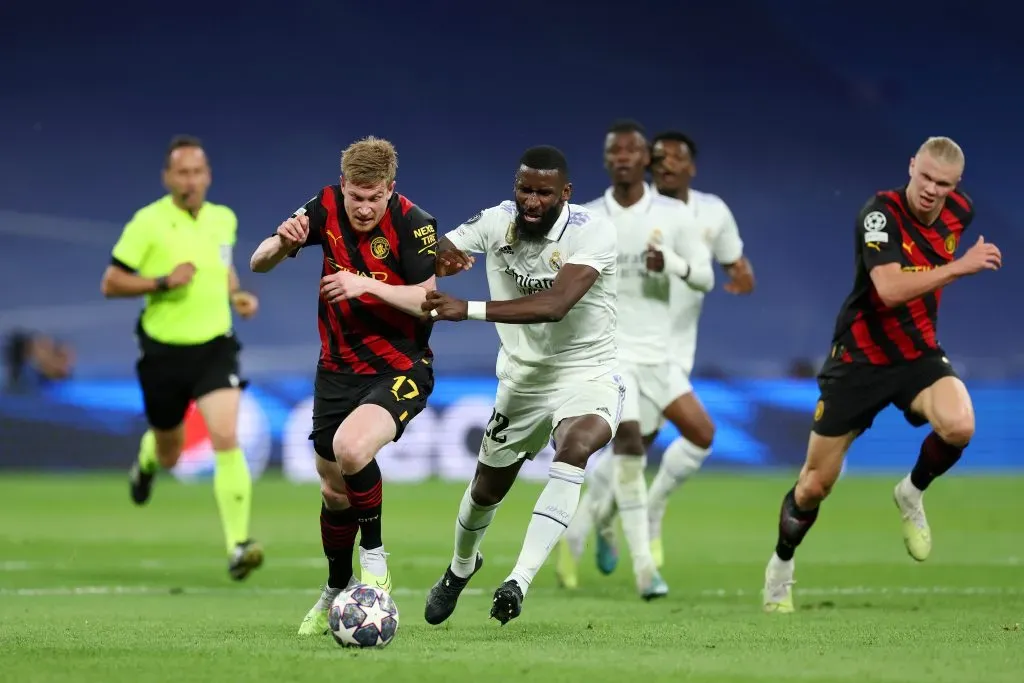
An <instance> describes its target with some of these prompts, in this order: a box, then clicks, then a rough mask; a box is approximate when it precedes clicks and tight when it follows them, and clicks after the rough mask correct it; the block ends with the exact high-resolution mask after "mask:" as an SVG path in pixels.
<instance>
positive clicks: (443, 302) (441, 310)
mask: <svg viewBox="0 0 1024 683" xmlns="http://www.w3.org/2000/svg"><path fill="white" fill-rule="evenodd" d="M422 308H423V310H424V311H427V312H429V313H430V317H431V319H433V320H451V321H453V322H458V321H460V320H465V319H466V316H467V315H468V312H469V304H468V303H467V302H465V301H463V300H462V299H456V298H455V297H453V296H448V295H447V294H444V293H442V292H438V291H436V290H434V291H430V292H427V299H426V301H424V302H423V305H422Z"/></svg>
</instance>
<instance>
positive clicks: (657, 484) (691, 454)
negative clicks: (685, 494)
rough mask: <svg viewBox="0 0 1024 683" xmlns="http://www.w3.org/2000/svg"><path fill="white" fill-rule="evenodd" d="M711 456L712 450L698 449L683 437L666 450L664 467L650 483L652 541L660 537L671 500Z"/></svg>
mask: <svg viewBox="0 0 1024 683" xmlns="http://www.w3.org/2000/svg"><path fill="white" fill-rule="evenodd" d="M710 454H711V449H710V448H701V447H700V446H695V445H693V444H692V443H690V442H689V441H687V440H686V439H684V438H683V437H679V438H678V439H676V440H675V441H673V442H672V443H671V444H669V446H668V448H666V449H665V453H664V455H662V456H661V467H659V468H658V474H657V476H655V477H654V481H653V482H652V483H651V495H650V498H649V499H648V503H647V511H648V515H649V519H650V533H651V538H659V537H660V536H661V520H662V519H664V517H665V508H666V507H668V497H669V496H670V495H671V494H672V492H673V491H675V490H676V489H677V488H679V487H680V486H682V484H683V482H684V481H686V480H687V479H689V478H690V477H691V476H693V474H694V473H695V472H696V471H697V470H699V469H700V466H701V465H703V464H704V461H705V460H706V459H707V457H708V455H710Z"/></svg>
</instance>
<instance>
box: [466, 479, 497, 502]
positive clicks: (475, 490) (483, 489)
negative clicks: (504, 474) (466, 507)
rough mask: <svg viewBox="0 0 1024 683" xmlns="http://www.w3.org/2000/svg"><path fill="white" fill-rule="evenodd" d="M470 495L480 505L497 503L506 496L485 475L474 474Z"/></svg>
mask: <svg viewBox="0 0 1024 683" xmlns="http://www.w3.org/2000/svg"><path fill="white" fill-rule="evenodd" d="M469 496H470V498H472V499H473V502H474V503H476V504H477V505H479V506H480V507H490V506H492V505H497V504H498V503H500V502H501V501H502V499H503V498H504V497H505V496H504V495H503V494H502V492H501V491H499V490H498V488H497V487H496V486H491V485H490V484H489V483H488V482H487V481H486V480H485V479H484V478H483V477H480V476H474V477H473V486H472V487H471V488H470V489H469Z"/></svg>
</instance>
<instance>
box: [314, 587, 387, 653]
mask: <svg viewBox="0 0 1024 683" xmlns="http://www.w3.org/2000/svg"><path fill="white" fill-rule="evenodd" d="M327 624H328V626H330V629H331V635H332V636H334V640H335V641H336V642H337V643H338V645H341V646H342V647H385V646H387V644H388V643H390V642H391V641H392V640H393V639H394V637H395V633H397V632H398V607H396V606H395V601H394V600H392V599H391V596H390V595H388V594H387V593H385V592H384V591H382V590H381V589H380V588H374V587H373V586H355V587H354V588H350V589H348V590H346V591H342V592H341V593H339V594H338V597H336V598H335V599H334V602H332V603H331V608H330V609H329V610H328V611H327Z"/></svg>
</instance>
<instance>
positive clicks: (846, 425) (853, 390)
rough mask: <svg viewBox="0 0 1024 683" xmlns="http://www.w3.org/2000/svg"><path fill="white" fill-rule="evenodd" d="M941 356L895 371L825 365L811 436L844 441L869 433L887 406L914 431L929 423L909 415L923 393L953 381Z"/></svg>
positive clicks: (952, 372)
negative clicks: (854, 434)
mask: <svg viewBox="0 0 1024 683" xmlns="http://www.w3.org/2000/svg"><path fill="white" fill-rule="evenodd" d="M956 376H957V374H956V370H954V369H953V366H952V365H950V363H949V360H948V359H947V358H946V357H945V356H944V355H930V356H925V357H923V358H918V359H917V360H913V361H910V362H908V363H901V364H899V365H867V364H862V363H842V362H838V361H833V360H831V359H829V360H828V361H826V363H825V366H824V367H823V368H822V370H821V373H820V374H819V375H818V388H819V389H820V391H821V395H820V397H819V398H818V404H817V405H816V406H815V408H814V426H813V427H812V430H813V431H814V433H815V434H820V435H821V436H843V435H844V434H848V433H850V432H862V431H864V430H865V429H869V428H870V427H871V425H872V423H874V421H875V416H877V415H878V414H879V413H880V412H882V411H883V410H884V409H885V408H886V407H887V406H888V405H889V404H890V403H891V404H893V405H895V406H896V407H897V408H899V409H900V410H902V411H903V416H904V417H905V418H906V420H907V422H909V423H910V424H911V425H913V426H914V427H920V426H922V425H924V424H927V422H928V421H927V420H926V419H925V418H924V417H923V416H921V415H918V414H916V413H912V412H911V411H910V404H911V403H912V402H913V401H914V399H915V398H916V397H917V395H918V394H920V393H921V392H922V391H923V390H924V389H927V388H928V387H930V386H931V385H933V384H935V382H937V381H938V380H940V379H942V378H943V377H956Z"/></svg>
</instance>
